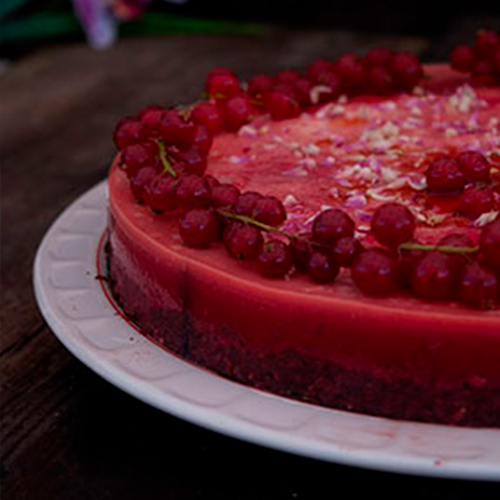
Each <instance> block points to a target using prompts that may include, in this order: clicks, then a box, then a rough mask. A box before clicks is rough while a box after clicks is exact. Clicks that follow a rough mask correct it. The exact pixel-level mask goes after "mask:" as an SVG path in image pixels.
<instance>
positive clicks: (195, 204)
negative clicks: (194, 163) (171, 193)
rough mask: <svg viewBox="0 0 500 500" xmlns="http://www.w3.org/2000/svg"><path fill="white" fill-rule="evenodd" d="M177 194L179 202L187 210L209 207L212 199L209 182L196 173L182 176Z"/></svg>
mask: <svg viewBox="0 0 500 500" xmlns="http://www.w3.org/2000/svg"><path fill="white" fill-rule="evenodd" d="M175 194H176V196H177V202H178V203H179V205H180V206H181V207H182V208H184V209H185V210H189V209H191V208H205V207H208V206H209V204H210V200H211V193H210V186H209V184H208V182H207V181H206V179H204V178H203V177H200V176H199V175H196V174H191V175H183V176H181V178H180V179H179V181H178V183H177V187H176V190H175Z"/></svg>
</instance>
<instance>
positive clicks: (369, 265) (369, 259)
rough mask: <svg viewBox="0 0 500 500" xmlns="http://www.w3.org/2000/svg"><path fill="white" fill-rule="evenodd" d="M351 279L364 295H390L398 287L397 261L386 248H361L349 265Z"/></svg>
mask: <svg viewBox="0 0 500 500" xmlns="http://www.w3.org/2000/svg"><path fill="white" fill-rule="evenodd" d="M351 274H352V279H353V281H354V283H355V284H356V286H357V287H358V288H359V289H360V290H361V292H363V293H365V294H366V295H374V296H385V295H390V294H392V293H393V292H395V291H396V289H397V288H398V263H397V260H396V257H395V256H394V255H392V254H391V253H389V252H388V251H387V250H383V249H381V248H371V249H367V250H362V251H361V252H360V253H359V254H358V255H357V257H356V258H355V259H354V262H353V263H352V267H351Z"/></svg>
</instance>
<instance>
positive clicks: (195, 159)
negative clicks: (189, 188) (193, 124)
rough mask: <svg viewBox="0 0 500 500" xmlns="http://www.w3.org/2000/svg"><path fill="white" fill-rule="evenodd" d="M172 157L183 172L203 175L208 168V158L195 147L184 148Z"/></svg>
mask: <svg viewBox="0 0 500 500" xmlns="http://www.w3.org/2000/svg"><path fill="white" fill-rule="evenodd" d="M171 156H172V158H173V159H174V160H175V162H176V164H177V166H178V168H179V167H180V168H181V170H182V171H183V172H187V173H190V174H197V175H203V173H204V172H205V170H206V168H207V156H206V155H205V154H204V153H203V152H202V151H200V149H199V148H198V147H197V146H195V145H192V146H186V147H183V148H182V149H179V150H178V151H175V152H173V153H171ZM178 168H177V169H178Z"/></svg>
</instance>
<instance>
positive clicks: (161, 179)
mask: <svg viewBox="0 0 500 500" xmlns="http://www.w3.org/2000/svg"><path fill="white" fill-rule="evenodd" d="M176 184H177V179H176V178H175V177H172V176H171V175H157V176H156V177H154V178H153V179H152V180H151V182H149V183H148V184H147V185H146V186H145V187H144V202H145V203H146V205H148V206H149V207H151V208H152V209H153V210H154V211H155V212H159V213H163V212H170V211H172V210H175V209H176V208H177V198H176V196H175V186H176Z"/></svg>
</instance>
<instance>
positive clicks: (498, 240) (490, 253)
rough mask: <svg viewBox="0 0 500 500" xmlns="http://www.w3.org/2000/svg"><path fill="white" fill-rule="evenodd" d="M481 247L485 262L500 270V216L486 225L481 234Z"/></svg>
mask: <svg viewBox="0 0 500 500" xmlns="http://www.w3.org/2000/svg"><path fill="white" fill-rule="evenodd" d="M479 248H480V250H481V254H482V256H483V260H484V263H485V264H486V265H487V266H489V267H491V268H492V269H495V270H496V271H500V218H498V217H497V218H496V219H495V220H494V221H493V222H490V223H489V224H488V225H486V226H484V227H483V229H482V230H481V234H480V236H479Z"/></svg>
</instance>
